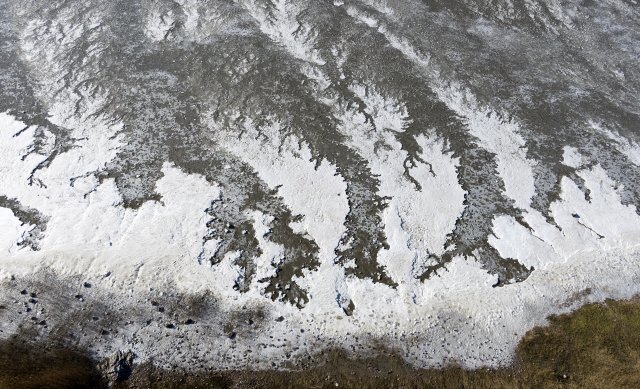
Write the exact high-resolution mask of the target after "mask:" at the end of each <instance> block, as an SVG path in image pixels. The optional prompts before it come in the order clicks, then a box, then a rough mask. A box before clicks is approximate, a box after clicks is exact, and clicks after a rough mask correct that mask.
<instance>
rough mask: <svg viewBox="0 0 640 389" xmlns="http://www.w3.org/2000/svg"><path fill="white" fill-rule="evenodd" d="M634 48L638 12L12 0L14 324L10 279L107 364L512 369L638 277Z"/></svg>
mask: <svg viewBox="0 0 640 389" xmlns="http://www.w3.org/2000/svg"><path fill="white" fill-rule="evenodd" d="M638 42H640V5H638V4H637V2H636V1H631V0H629V1H623V0H606V1H599V2H594V1H572V0H567V1H560V0H533V1H530V0H484V1H467V0H453V1H452V0H446V1H445V0H442V1H438V0H408V1H407V0H403V1H399V0H397V1H396V0H344V1H342V0H335V1H328V0H301V1H292V0H201V1H196V0H171V1H170V0H136V1H131V0H126V1H124V0H115V1H107V2H105V1H97V0H79V1H64V0H53V1H52V0H49V1H40V0H25V1H12V0H0V112H1V114H0V229H1V231H0V254H1V257H0V275H1V276H2V277H3V279H4V280H5V281H6V283H5V285H4V286H3V288H4V289H3V290H5V291H6V293H5V292H3V293H4V295H3V298H4V299H5V300H7V303H6V304H4V305H2V307H3V309H2V310H0V317H3V319H2V321H3V322H4V323H7V324H5V325H4V327H3V329H2V334H3V336H9V335H10V334H14V333H22V332H23V331H26V329H25V328H26V327H28V326H30V325H31V326H33V325H35V324H34V323H39V322H41V320H44V319H40V317H39V316H38V317H37V320H30V319H29V317H28V316H29V315H30V314H29V313H26V312H24V309H25V308H28V309H29V311H27V312H30V311H31V310H32V307H30V306H29V303H25V304H21V303H16V302H15V301H18V300H12V299H16V298H18V297H19V296H18V297H14V294H15V292H16V290H14V289H15V288H18V289H20V282H24V283H25V285H26V284H29V285H38V287H39V288H40V289H42V290H46V289H47V288H49V289H52V290H55V288H59V289H60V295H61V296H62V295H66V294H69V295H70V296H71V297H69V298H70V299H71V302H72V303H70V304H71V305H68V306H69V307H72V308H73V309H71V308H69V312H67V313H65V310H64V309H61V310H58V311H56V312H55V313H51V312H49V315H50V317H49V318H48V319H47V320H44V321H45V322H46V323H47V324H46V325H40V326H36V332H38V333H39V334H40V336H44V337H47V336H49V337H53V336H54V333H55V337H56V339H58V340H60V341H62V342H71V343H74V344H76V345H82V346H87V347H91V348H92V350H93V351H94V352H95V353H97V354H100V355H107V354H109V353H111V352H115V351H116V350H121V351H123V352H124V351H128V350H133V351H134V352H135V353H136V355H137V356H138V357H139V358H141V359H145V358H154V360H155V361H157V363H167V364H169V363H174V364H179V365H185V364H187V365H188V364H189V362H188V358H187V356H176V355H175V354H174V353H173V350H174V349H175V347H179V346H176V343H175V342H174V340H168V339H169V338H167V337H166V336H164V335H163V334H165V333H172V332H171V331H173V332H176V331H177V332H180V333H181V334H182V335H180V336H181V337H183V338H184V339H185V340H183V341H184V342H187V344H189V345H191V346H190V349H189V350H185V353H186V354H189V353H191V354H190V355H191V357H193V358H195V359H197V360H199V361H200V362H199V364H197V365H198V366H199V367H202V368H204V367H205V366H206V365H207V364H211V363H215V364H217V366H227V367H235V368H239V367H241V366H244V365H249V364H250V365H251V366H264V367H269V366H271V364H272V363H273V364H275V365H281V364H284V363H286V362H287V361H292V360H302V359H304V358H305V357H306V356H309V355H311V354H313V353H315V352H318V351H319V350H321V349H323V348H326V347H333V346H335V345H338V346H340V347H346V348H347V349H348V350H349V351H352V352H356V353H357V352H367V350H370V348H371V347H374V346H375V344H376V342H381V341H382V342H389V344H391V345H392V346H393V347H399V349H401V350H403V353H404V356H405V357H406V358H407V359H408V360H409V361H410V362H412V363H415V364H417V365H422V366H426V365H433V364H440V363H445V362H446V361H448V360H451V359H455V360H458V361H460V362H462V363H464V364H467V365H469V366H478V365H482V364H499V363H504V362H505V361H507V360H508V358H509V355H510V352H511V351H512V349H513V346H514V345H515V344H516V343H517V339H518V337H519V336H520V335H521V334H522V333H524V331H526V330H527V329H528V328H530V327H531V326H532V325H533V324H535V323H539V322H541V321H542V320H544V317H545V315H547V314H548V313H551V312H556V311H558V310H562V309H568V308H569V307H574V306H576V305H577V304H580V303H583V302H584V301H587V300H589V299H593V300H597V299H602V298H604V297H616V296H627V295H630V294H633V293H637V292H640V286H638V285H640V283H638V280H639V279H640V276H639V275H640V260H639V257H638V255H637V251H638V247H639V245H640V143H639V142H640V128H639V127H640V106H639V105H638V101H639V99H640V78H638V76H637V75H638V74H640V73H639V72H640V66H639V65H640V60H639V59H640V44H638ZM44 269H46V271H44ZM81 278H85V279H87V281H82V280H80V279H81ZM67 279H69V280H71V279H73V280H76V281H77V282H78V283H79V284H78V285H84V286H82V287H81V290H82V288H85V289H88V288H91V291H92V293H91V294H90V296H89V295H87V296H85V294H86V293H80V292H74V291H71V290H70V289H69V288H71V287H70V286H69V285H66V284H65V283H64V280H67ZM76 281H74V282H76ZM47 282H48V284H47ZM60 283H62V284H60ZM47 285H48V286H47ZM61 285H64V286H61ZM86 285H89V286H86ZM79 287H80V286H79ZM71 289H72V288H71ZM587 289H588V290H589V291H590V293H586V294H585V293H582V291H584V290H587ZM18 291H19V290H18ZM63 292H64V293H63ZM67 292H68V293H67ZM167 295H168V296H170V298H168V299H169V300H167V302H166V305H168V306H171V305H172V304H173V305H174V306H175V309H176V310H179V309H182V310H185V309H186V310H187V311H188V308H180V305H181V304H184V301H186V300H185V299H192V300H193V301H199V300H198V299H205V300H208V301H204V302H203V301H200V304H204V305H203V306H207V307H214V308H215V309H214V308H210V309H209V308H208V310H205V311H206V312H199V313H198V317H197V320H196V319H192V318H186V316H185V315H186V313H185V314H184V315H183V314H182V313H181V314H180V315H182V316H185V318H181V319H180V320H183V322H184V323H188V330H187V329H184V330H183V329H181V328H182V327H180V328H176V326H177V324H176V323H177V322H175V320H174V321H166V320H165V319H162V320H160V319H157V318H154V315H156V314H155V313H153V312H155V311H156V310H157V306H158V304H157V303H156V304H152V305H150V306H148V307H147V308H148V309H147V308H145V309H147V311H148V312H147V311H145V309H143V308H133V307H137V306H138V304H139V303H140V301H144V300H145V299H147V300H149V301H155V300H154V299H157V298H158V297H157V296H167ZM575 295H580V296H582V297H581V298H580V299H579V301H574V300H575V299H574V300H571V299H572V297H571V296H575ZM15 296H17V295H15ZM77 296H80V297H77ZM154 296H156V297H154ZM194 296H196V297H194ZM64 298H66V297H60V299H64ZM105 299H107V300H112V301H118V302H117V303H112V304H110V303H109V301H106V300H105ZM12 301H13V302H12ZM189 301H191V300H189ZM567 301H570V302H567ZM1 302H2V301H0V303H1ZM89 302H90V304H89ZM54 303H55V304H58V305H60V304H62V303H61V302H60V301H58V302H54V301H53V300H52V301H51V304H54ZM16 304H17V305H16ZM34 304H35V303H34ZM82 304H86V305H87V307H85V308H82V309H83V310H84V309H86V310H87V312H89V311H92V310H100V311H102V314H104V313H105V312H111V315H112V316H111V317H112V320H111V321H109V324H108V326H111V327H113V328H111V327H110V328H109V329H106V327H108V326H107V325H106V324H104V325H103V324H101V327H100V328H98V327H97V325H96V323H95V322H96V321H97V320H91V319H90V318H91V317H93V316H92V315H91V314H89V313H87V312H84V313H82V315H80V313H79V312H81V311H79V309H80V308H78V307H79V306H81V305H82ZM143 305H144V304H143ZM61 306H64V304H62V305H61ZM145 306H146V305H145ZM7 307H11V309H9V308H7ZM14 307H18V308H16V309H17V310H16V309H14ZM167 309H168V310H169V309H170V308H167ZM127 310H129V311H131V310H135V314H131V315H130V316H127V314H126V313H124V312H126V311H127ZM92 312H93V311H92ZM162 312H164V308H163V311H162ZM176 312H177V311H176ZM180 312H182V311H180ZM38 314H39V315H46V314H47V313H46V312H39V313H38ZM78 315H80V316H82V317H83V318H84V317H85V316H86V318H88V319H87V320H88V324H87V326H86V327H82V326H80V327H79V328H75V327H74V329H71V328H69V331H66V332H65V331H62V330H61V329H60V328H61V327H60V326H63V323H64V322H65V321H66V322H68V321H69V320H70V318H78V317H80V316H78ZM119 315H120V316H119ZM193 315H195V314H192V316H193ZM96 317H98V316H96ZM99 317H102V316H99ZM127 317H130V318H133V319H134V320H127V319H126V318H127ZM194 317H195V316H194ZM5 319H6V320H5ZM74 320H75V319H74ZM82 320H84V319H82ZM82 320H81V321H82ZM174 322H175V323H174ZM56 323H57V324H56ZM254 327H255V328H254ZM150 328H153V330H151V329H150ZM185 328H187V327H185ZM89 329H90V330H89ZM74 331H75V332H74ZM185 331H186V332H188V335H185V334H184V333H183V332H185ZM291 331H294V332H295V334H293V335H292V334H291V333H290V332H291ZM67 332H68V333H69V335H67ZM78 332H79V333H82V334H83V335H82V336H79V335H78V334H77V333H78ZM87 333H92V334H93V335H94V337H93V338H92V336H91V335H87ZM115 334H118V335H117V336H116V335H115ZM96 339H100V340H101V341H97V340H96ZM172 339H173V338H172ZM195 343H198V344H200V346H198V347H195V346H193V344H195ZM90 344H91V345H92V346H89V345H90ZM179 344H181V343H179V342H178V345H179ZM207 347H208V348H207ZM211 350H217V353H213V352H211ZM221 350H222V351H221ZM196 354H197V355H196ZM195 365H196V364H194V366H195Z"/></svg>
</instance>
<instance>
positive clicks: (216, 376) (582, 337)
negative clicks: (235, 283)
mask: <svg viewBox="0 0 640 389" xmlns="http://www.w3.org/2000/svg"><path fill="white" fill-rule="evenodd" d="M5 346H6V345H3V346H2V348H0V353H2V354H4V353H5V352H6V353H8V354H4V355H3V356H0V387H2V388H5V387H6V388H36V387H37V388H41V387H42V388H44V387H49V388H73V387H91V386H92V385H97V381H96V377H95V371H94V370H93V366H92V365H91V363H90V362H89V361H88V360H87V359H86V358H83V357H82V356H81V355H79V354H75V353H67V354H65V353H58V354H56V353H55V352H54V353H53V354H51V353H50V354H48V355H49V356H47V357H46V358H48V359H46V358H44V357H42V356H39V357H38V358H39V359H38V358H34V357H33V355H34V352H33V350H31V351H29V352H27V351H25V350H20V351H18V352H16V351H11V350H10V349H8V348H6V347H5ZM10 355H11V356H10ZM24 355H31V356H30V357H28V358H25V357H24ZM38 355H40V354H38ZM517 356H518V357H517V361H516V362H515V363H514V366H513V367H511V368H508V369H499V370H487V369H481V370H474V371H467V370H464V369H461V368H459V367H455V366H452V367H449V368H446V369H432V370H416V369H412V368H411V367H410V366H408V365H407V364H405V363H404V362H403V361H402V360H401V359H400V358H398V357H395V356H384V357H379V358H375V359H370V360H355V361H354V360H349V359H348V358H346V357H345V356H344V355H343V354H342V353H340V352H332V353H329V354H328V355H326V356H325V360H326V363H325V364H323V365H322V366H316V367H314V368H310V369H307V370H304V371H299V372H274V371H264V372H244V371H241V372H228V373H210V374H201V375H197V376H196V375H190V374H187V373H184V372H166V371H162V370H158V369H155V368H154V367H153V366H151V365H142V366H138V367H137V368H136V369H135V370H134V374H133V376H132V377H131V378H130V379H129V380H127V381H126V382H122V383H120V384H118V385H117V387H118V388H133V387H137V388H335V387H336V384H338V386H339V387H341V388H640V299H634V300H631V301H621V302H615V301H607V302H606V303H603V304H591V305H587V306H585V307H583V308H581V309H580V310H578V311H576V312H574V313H572V314H569V315H562V316H556V317H552V318H550V324H549V325H548V326H546V327H541V328H536V329H534V330H532V331H530V332H529V333H528V334H527V335H526V336H525V337H524V339H523V340H522V342H521V343H520V345H519V346H518V349H517ZM21 357H22V358H23V359H25V360H24V361H21V362H18V363H16V362H15V361H16V360H20V358H21ZM51 358H53V359H51ZM45 359H46V363H44V361H45ZM82 385H85V386H82Z"/></svg>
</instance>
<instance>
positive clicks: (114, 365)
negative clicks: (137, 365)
mask: <svg viewBox="0 0 640 389" xmlns="http://www.w3.org/2000/svg"><path fill="white" fill-rule="evenodd" d="M134 358H135V354H134V353H133V352H131V351H127V352H123V351H118V352H117V353H115V354H113V355H112V356H111V357H109V358H107V359H106V360H104V361H102V363H100V365H99V369H100V371H101V372H102V374H103V376H104V377H105V379H106V380H107V385H108V386H109V387H112V386H113V385H114V384H115V383H116V382H122V381H125V380H126V379H127V378H129V376H130V375H131V372H132V370H133V360H134Z"/></svg>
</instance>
